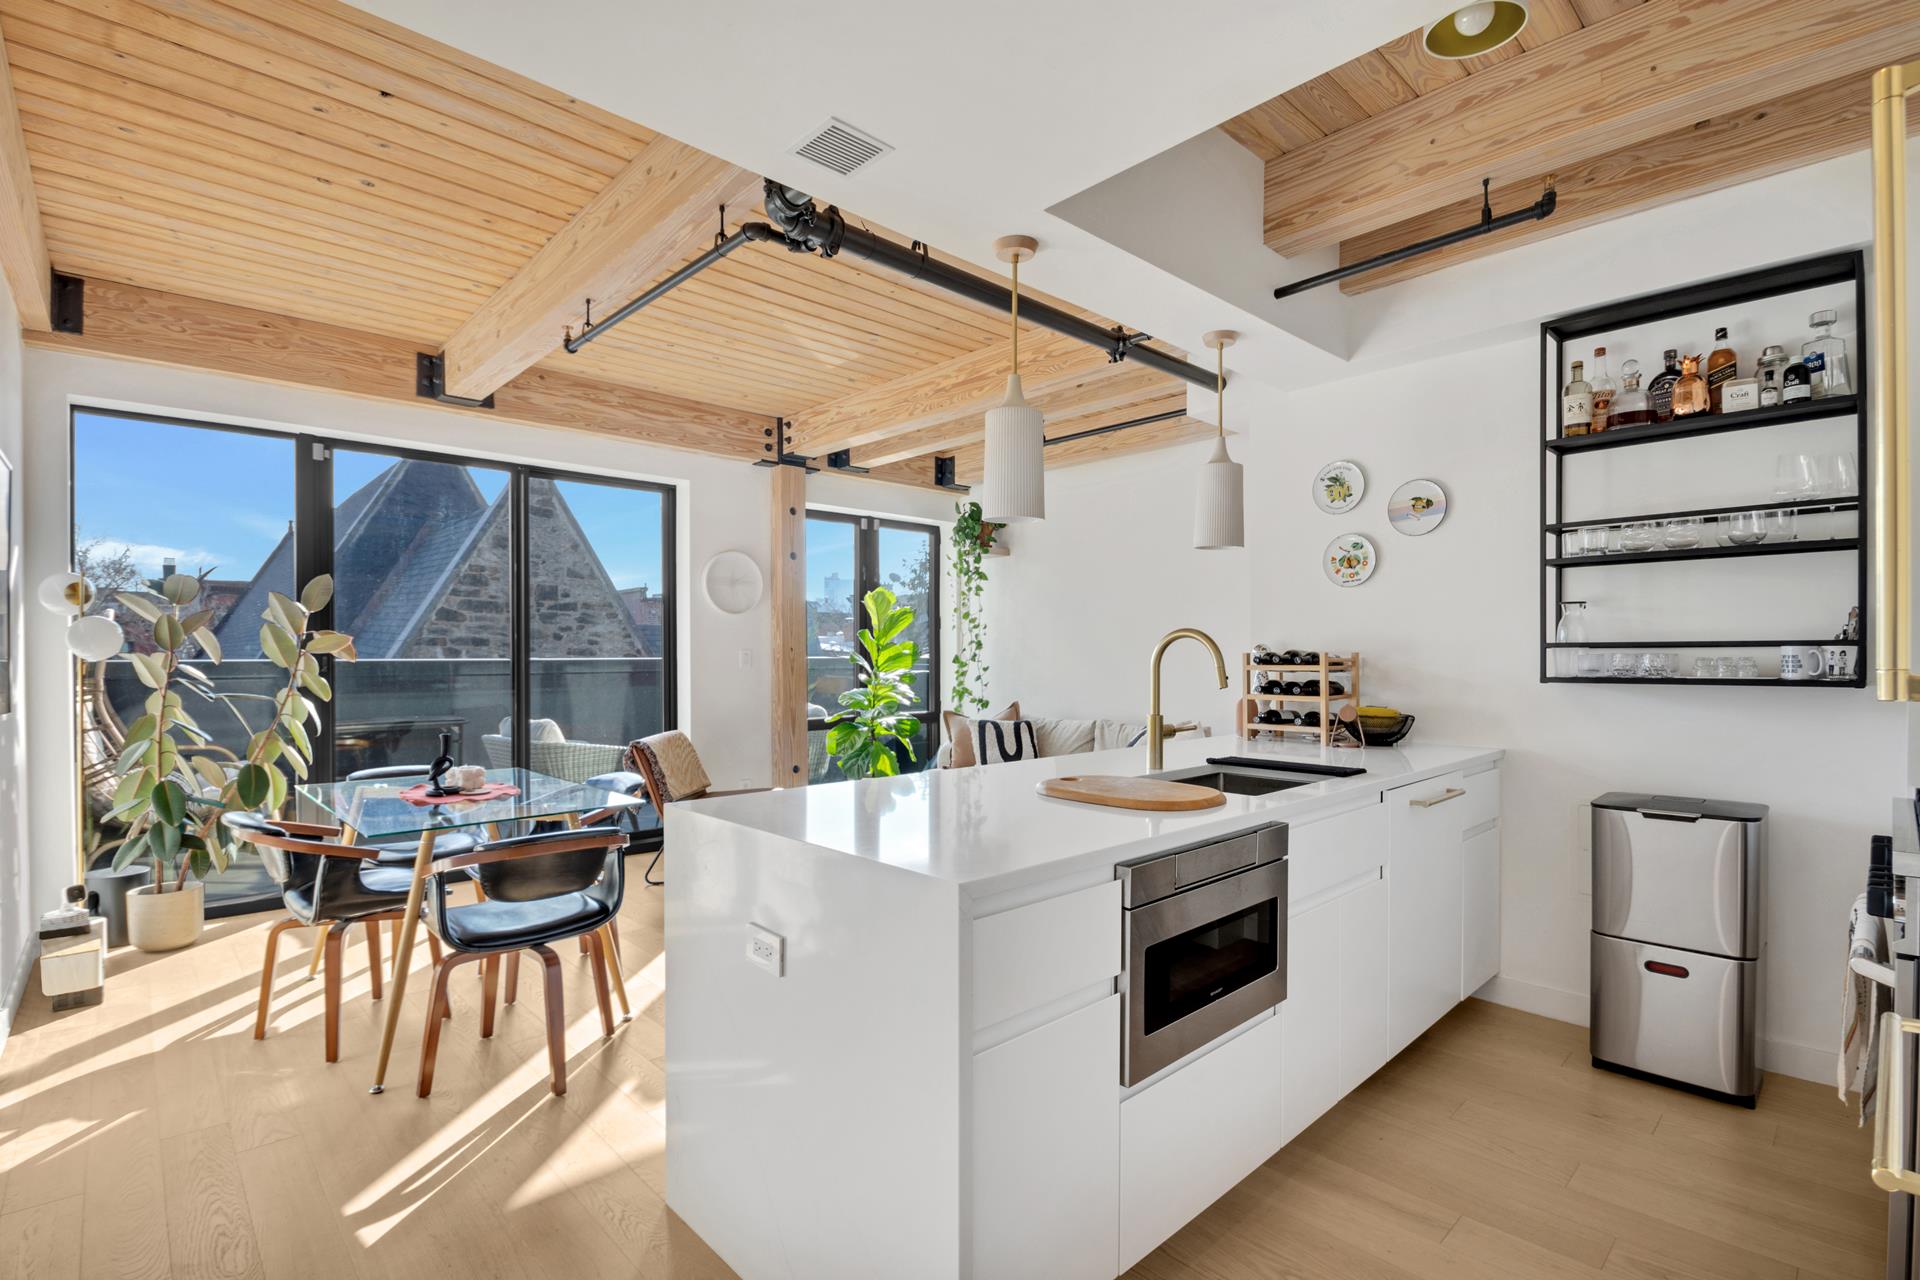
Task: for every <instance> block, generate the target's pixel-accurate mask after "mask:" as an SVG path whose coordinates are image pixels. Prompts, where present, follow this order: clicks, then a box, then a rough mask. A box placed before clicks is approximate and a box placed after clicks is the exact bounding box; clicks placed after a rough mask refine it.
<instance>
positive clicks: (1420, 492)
mask: <svg viewBox="0 0 1920 1280" xmlns="http://www.w3.org/2000/svg"><path fill="white" fill-rule="evenodd" d="M1446 518H1447V495H1446V491H1445V490H1443V489H1441V487H1440V486H1439V485H1437V484H1435V483H1434V482H1433V481H1431V480H1409V481H1407V482H1406V483H1405V484H1403V485H1401V486H1400V487H1399V488H1398V489H1395V490H1394V491H1393V497H1391V498H1389V499H1388V500H1387V519H1388V520H1389V521H1391V522H1392V524H1393V527H1394V528H1395V529H1398V530H1399V531H1400V532H1401V533H1404V534H1407V535H1409V536H1411V537H1415V538H1417V537H1419V536H1420V535H1421V534H1423V533H1431V532H1433V530H1435V529H1436V528H1438V527H1439V526H1440V522H1441V521H1442V520H1445V519H1446Z"/></svg>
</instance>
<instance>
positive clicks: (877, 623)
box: [827, 587, 920, 778]
mask: <svg viewBox="0 0 1920 1280" xmlns="http://www.w3.org/2000/svg"><path fill="white" fill-rule="evenodd" d="M860 603H861V605H862V607H864V608H865V609H866V613H867V625H866V626H865V627H862V628H861V630H860V635H859V637H858V640H859V645H860V647H859V648H858V649H857V650H856V651H855V652H854V654H853V659H852V661H853V665H854V666H855V667H856V668H858V669H859V672H860V683H859V684H858V685H856V686H855V687H853V688H851V689H848V690H847V691H846V692H845V693H843V694H841V695H840V705H841V706H843V707H845V708H846V710H845V711H843V712H841V713H839V714H838V715H836V716H834V718H833V719H832V720H831V721H829V722H828V727H827V752H828V754H830V755H831V756H832V757H833V759H834V763H836V764H838V765H839V766H840V772H842V773H844V774H846V775H847V776H848V777H849V778H875V777H890V776H892V775H894V774H896V773H899V772H900V761H899V759H898V758H897V757H896V756H895V755H894V744H895V743H896V742H897V743H899V744H900V745H901V747H902V748H904V749H905V751H906V753H907V759H909V760H911V759H913V758H914V755H913V731H914V729H915V728H916V727H917V726H918V724H919V721H917V720H915V719H914V718H913V716H912V715H910V714H908V713H906V712H904V711H903V710H902V708H903V707H908V706H911V705H913V702H914V692H913V663H914V659H915V658H917V657H918V656H919V653H920V647H919V646H918V645H916V644H915V643H914V642H913V641H911V640H908V639H905V638H904V637H905V636H906V633H907V628H909V627H911V626H912V625H913V616H914V615H913V610H912V609H909V608H907V607H906V606H904V605H902V604H900V603H899V602H898V601H897V600H896V599H895V597H894V594H893V592H891V591H889V590H887V589H886V588H885V587H875V588H874V589H873V590H871V591H869V592H867V594H866V596H865V598H864V599H862V600H861V602H860Z"/></svg>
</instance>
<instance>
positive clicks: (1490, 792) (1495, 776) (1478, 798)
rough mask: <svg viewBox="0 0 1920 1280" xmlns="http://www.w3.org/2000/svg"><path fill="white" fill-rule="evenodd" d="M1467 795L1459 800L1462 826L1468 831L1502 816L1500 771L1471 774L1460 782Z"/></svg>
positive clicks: (1492, 770)
mask: <svg viewBox="0 0 1920 1280" xmlns="http://www.w3.org/2000/svg"><path fill="white" fill-rule="evenodd" d="M1460 785H1461V786H1463V787H1465V788H1466V790H1467V794H1466V795H1464V796H1462V797H1461V798H1460V800H1459V802H1458V803H1459V805H1460V808H1461V810H1462V812H1461V814H1460V822H1461V826H1462V827H1463V828H1465V829H1466V830H1468V831H1471V830H1473V829H1474V828H1475V827H1477V826H1479V825H1481V824H1482V823H1484V822H1490V821H1492V820H1493V819H1495V818H1497V817H1499V816H1500V770H1499V769H1497V768H1495V769H1488V770H1487V771H1486V772H1485V773H1470V774H1468V775H1467V776H1466V777H1465V778H1462V779H1461V780H1460Z"/></svg>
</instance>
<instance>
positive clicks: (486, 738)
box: [480, 733, 513, 769]
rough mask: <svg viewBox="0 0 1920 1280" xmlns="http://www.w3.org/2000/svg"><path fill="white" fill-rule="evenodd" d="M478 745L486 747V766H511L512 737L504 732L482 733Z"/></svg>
mask: <svg viewBox="0 0 1920 1280" xmlns="http://www.w3.org/2000/svg"><path fill="white" fill-rule="evenodd" d="M480 745H481V746H483V747H485V748H486V749H487V766H488V767H489V768H492V769H511V768H513V739H512V738H509V737H508V736H507V735H506V734H504V733H483V734H481V735H480Z"/></svg>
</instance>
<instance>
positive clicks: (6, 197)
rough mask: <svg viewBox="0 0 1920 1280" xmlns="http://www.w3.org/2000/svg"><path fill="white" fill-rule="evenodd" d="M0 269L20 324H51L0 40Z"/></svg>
mask: <svg viewBox="0 0 1920 1280" xmlns="http://www.w3.org/2000/svg"><path fill="white" fill-rule="evenodd" d="M0 274H4V275H5V276H6V279H7V288H8V289H9V290H11V291H12V293H13V307H14V310H15V311H16V312H18V313H19V316H20V327H21V328H23V329H47V328H50V327H52V324H53V318H52V317H53V296H52V295H53V267H52V266H51V264H50V263H49V262H48V260H47V241H46V236H45V234H44V233H43V232H42V231H41V229H40V200H39V197H38V196H36V195H35V194H34V189H33V168H32V166H31V165H30V164H29V163H28V161H27V139H26V135H25V134H24V133H23V132H22V131H21V129H20V107H19V104H18V103H16V102H15V101H14V99H13V74H12V72H11V71H10V70H9V69H8V66H7V49H6V45H5V44H4V42H0Z"/></svg>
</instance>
